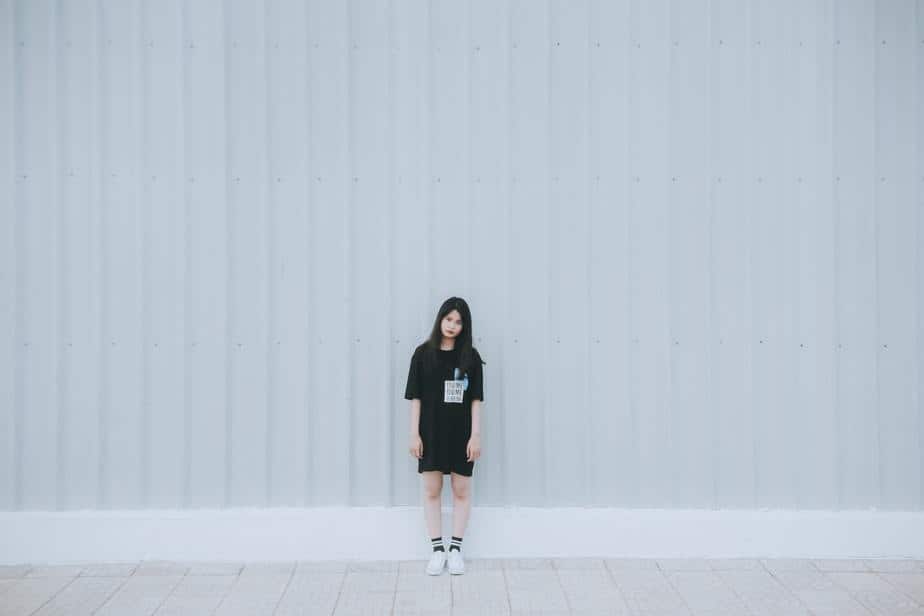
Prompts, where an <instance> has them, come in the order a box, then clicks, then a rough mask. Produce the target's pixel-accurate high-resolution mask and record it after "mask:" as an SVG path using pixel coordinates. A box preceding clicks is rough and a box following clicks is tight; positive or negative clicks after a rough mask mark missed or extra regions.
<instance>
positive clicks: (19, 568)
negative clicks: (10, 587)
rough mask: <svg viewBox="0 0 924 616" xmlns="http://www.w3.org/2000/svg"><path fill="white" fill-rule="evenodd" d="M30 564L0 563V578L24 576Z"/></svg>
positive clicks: (30, 567)
mask: <svg viewBox="0 0 924 616" xmlns="http://www.w3.org/2000/svg"><path fill="white" fill-rule="evenodd" d="M31 569H32V565H0V580H5V579H12V578H21V577H25V575H26V574H27V573H29V571H30V570H31Z"/></svg>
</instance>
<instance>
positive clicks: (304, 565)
mask: <svg viewBox="0 0 924 616" xmlns="http://www.w3.org/2000/svg"><path fill="white" fill-rule="evenodd" d="M349 564H350V563H349V562H348V561H345V560H318V561H311V560H305V561H299V562H298V566H297V567H296V568H295V572H296V574H298V573H304V572H307V571H324V572H328V573H338V572H339V573H345V572H346V571H347V569H348V568H349Z"/></svg>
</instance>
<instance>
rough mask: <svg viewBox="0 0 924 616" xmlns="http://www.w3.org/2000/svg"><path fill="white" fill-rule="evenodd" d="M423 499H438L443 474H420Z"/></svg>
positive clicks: (433, 472) (435, 472)
mask: <svg viewBox="0 0 924 616" xmlns="http://www.w3.org/2000/svg"><path fill="white" fill-rule="evenodd" d="M421 476H422V477H423V494H424V497H425V498H439V497H440V494H441V493H442V491H443V474H442V473H440V472H437V471H428V472H424V473H421Z"/></svg>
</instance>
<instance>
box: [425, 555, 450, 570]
mask: <svg viewBox="0 0 924 616" xmlns="http://www.w3.org/2000/svg"><path fill="white" fill-rule="evenodd" d="M445 564H446V552H445V551H444V550H433V555H432V556H430V562H428V563H427V573H429V574H430V575H439V574H440V573H442V572H443V565H445Z"/></svg>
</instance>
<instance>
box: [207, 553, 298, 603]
mask: <svg viewBox="0 0 924 616" xmlns="http://www.w3.org/2000/svg"><path fill="white" fill-rule="evenodd" d="M290 569H291V571H289V572H285V571H283V572H279V573H276V572H274V571H273V569H272V568H267V567H261V566H260V565H259V564H258V565H256V566H255V567H254V566H252V565H247V566H246V567H244V570H243V571H242V572H241V574H240V575H239V576H238V577H237V579H236V580H235V581H234V584H232V586H231V588H230V589H229V590H228V592H227V594H225V596H224V597H222V600H221V602H220V603H219V604H218V607H217V608H216V609H215V611H214V612H213V613H214V614H216V615H217V616H253V615H254V614H272V613H273V610H274V609H275V608H276V605H277V604H278V603H279V602H280V601H281V600H282V596H283V594H284V593H285V591H286V587H287V586H288V585H289V580H290V579H291V577H292V572H293V571H294V570H295V565H294V563H293V564H292V565H291V567H290ZM248 570H249V571H250V572H249V573H248Z"/></svg>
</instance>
